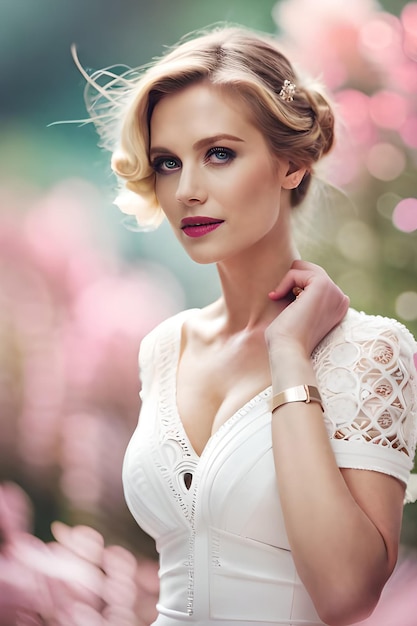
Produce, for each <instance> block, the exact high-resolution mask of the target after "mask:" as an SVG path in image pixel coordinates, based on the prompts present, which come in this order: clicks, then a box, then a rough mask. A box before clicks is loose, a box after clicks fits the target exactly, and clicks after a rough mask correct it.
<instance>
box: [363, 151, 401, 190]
mask: <svg viewBox="0 0 417 626" xmlns="http://www.w3.org/2000/svg"><path fill="white" fill-rule="evenodd" d="M366 165H367V168H368V170H369V173H370V174H372V176H374V178H378V179H379V180H385V181H390V180H395V179H396V178H398V176H400V174H401V173H402V172H403V171H404V169H405V166H406V158H405V155H404V152H403V151H402V150H401V149H400V148H397V146H394V145H393V144H391V143H387V142H381V143H377V144H375V145H373V146H372V147H371V148H370V149H369V151H368V154H367V157H366Z"/></svg>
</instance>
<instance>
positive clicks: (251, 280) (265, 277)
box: [217, 225, 300, 333]
mask: <svg viewBox="0 0 417 626" xmlns="http://www.w3.org/2000/svg"><path fill="white" fill-rule="evenodd" d="M281 226H282V225H281ZM288 233H289V230H288V229H281V230H279V231H278V234H277V233H275V235H274V233H271V234H269V235H268V236H267V237H266V238H265V239H264V240H262V241H261V242H259V244H258V245H257V246H255V248H254V249H252V250H251V251H250V253H248V254H246V253H245V255H240V256H239V257H237V258H233V259H228V260H226V261H222V262H221V263H219V264H218V265H217V269H218V272H219V278H220V282H221V287H222V298H221V299H220V301H219V302H218V303H217V306H218V307H219V309H218V310H219V314H220V315H222V317H224V322H225V323H224V330H225V332H226V333H234V332H238V331H241V330H254V329H255V328H264V327H266V325H268V324H269V323H271V322H272V320H273V319H275V317H276V316H277V315H278V314H279V312H280V311H281V310H282V309H283V308H285V306H286V305H287V304H288V301H279V302H276V301H272V300H271V299H270V298H269V297H268V293H269V292H270V291H272V290H273V289H275V288H276V287H277V286H278V284H279V283H280V282H281V280H282V279H283V277H284V276H285V274H286V273H287V272H288V270H289V269H290V267H291V265H292V263H293V262H294V260H295V259H298V258H300V255H299V253H298V251H297V249H296V247H295V244H294V242H293V240H292V238H291V237H290V236H289V235H288Z"/></svg>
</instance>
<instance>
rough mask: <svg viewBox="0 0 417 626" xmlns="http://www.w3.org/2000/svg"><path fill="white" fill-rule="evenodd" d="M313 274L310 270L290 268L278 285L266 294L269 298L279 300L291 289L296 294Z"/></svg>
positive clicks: (303, 287)
mask: <svg viewBox="0 0 417 626" xmlns="http://www.w3.org/2000/svg"><path fill="white" fill-rule="evenodd" d="M314 276H315V274H314V273H313V272H312V271H311V270H310V271H307V270H298V269H291V270H289V271H288V272H287V273H286V274H285V276H284V278H283V279H282V281H281V282H280V283H279V285H277V287H276V288H275V289H273V290H272V291H270V292H269V294H268V296H269V298H271V300H280V299H281V298H284V297H285V296H286V295H287V294H289V293H290V292H291V291H292V292H293V293H294V295H295V296H297V295H299V294H300V293H301V291H303V290H304V289H305V288H306V287H307V286H308V284H309V283H310V282H311V280H312V279H313V278H314ZM294 290H295V291H294Z"/></svg>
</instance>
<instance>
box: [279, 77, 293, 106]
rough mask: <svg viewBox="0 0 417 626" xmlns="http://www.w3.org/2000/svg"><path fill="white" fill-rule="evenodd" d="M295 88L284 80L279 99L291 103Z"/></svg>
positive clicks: (288, 81)
mask: <svg viewBox="0 0 417 626" xmlns="http://www.w3.org/2000/svg"><path fill="white" fill-rule="evenodd" d="M295 89H296V86H295V85H294V83H292V82H291V81H290V80H284V84H283V85H282V87H281V91H280V92H279V97H280V98H281V100H284V102H292V101H293V100H294V94H295Z"/></svg>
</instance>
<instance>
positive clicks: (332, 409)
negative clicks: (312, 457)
mask: <svg viewBox="0 0 417 626" xmlns="http://www.w3.org/2000/svg"><path fill="white" fill-rule="evenodd" d="M416 354H417V344H416V342H415V341H414V339H413V337H412V335H411V334H410V333H409V331H408V330H407V329H406V328H405V327H404V326H403V325H402V324H400V323H399V322H397V321H395V320H390V319H388V318H383V317H379V316H369V315H365V314H364V313H358V312H357V311H354V310H353V309H350V310H349V313H348V315H347V316H346V318H345V320H344V321H343V323H342V324H341V325H340V326H338V327H337V328H336V329H334V330H333V331H332V332H331V333H330V334H329V335H328V336H327V337H325V339H324V340H323V341H322V342H321V344H319V346H318V347H317V348H316V350H315V352H314V354H313V363H314V366H315V370H316V375H317V380H318V384H319V387H320V391H321V393H322V397H323V404H324V410H325V413H324V415H325V423H326V427H327V430H328V433H329V437H330V440H331V443H332V447H333V450H334V452H335V456H336V460H337V462H338V465H339V467H351V468H357V469H370V470H375V471H380V472H384V473H386V474H391V475H393V476H396V477H397V478H399V479H400V480H401V481H403V482H405V483H407V481H408V478H409V473H410V470H411V469H412V468H413V462H414V454H415V449H416V441H417V380H416V379H417V375H416V366H415V359H416V358H417V357H416Z"/></svg>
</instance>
